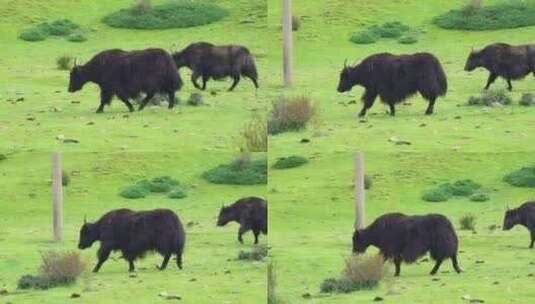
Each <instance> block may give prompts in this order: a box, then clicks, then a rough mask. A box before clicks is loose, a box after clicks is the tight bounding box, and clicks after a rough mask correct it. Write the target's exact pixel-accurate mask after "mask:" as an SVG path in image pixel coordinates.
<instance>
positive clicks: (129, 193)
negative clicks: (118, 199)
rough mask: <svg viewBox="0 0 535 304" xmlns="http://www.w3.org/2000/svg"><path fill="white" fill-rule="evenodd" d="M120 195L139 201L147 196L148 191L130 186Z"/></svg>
mask: <svg viewBox="0 0 535 304" xmlns="http://www.w3.org/2000/svg"><path fill="white" fill-rule="evenodd" d="M119 195H120V196H122V197H124V198H127V199H139V198H144V197H146V196H147V190H146V189H144V188H143V187H140V186H130V187H127V188H125V189H123V190H122V191H121V192H120V193H119Z"/></svg>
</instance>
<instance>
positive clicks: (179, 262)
mask: <svg viewBox="0 0 535 304" xmlns="http://www.w3.org/2000/svg"><path fill="white" fill-rule="evenodd" d="M176 266H178V269H182V253H178V252H177V254H176Z"/></svg>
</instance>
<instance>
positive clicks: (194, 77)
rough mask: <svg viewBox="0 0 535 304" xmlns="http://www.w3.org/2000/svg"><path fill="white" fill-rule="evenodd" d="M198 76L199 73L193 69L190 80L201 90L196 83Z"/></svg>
mask: <svg viewBox="0 0 535 304" xmlns="http://www.w3.org/2000/svg"><path fill="white" fill-rule="evenodd" d="M199 77H201V74H199V73H198V72H197V71H193V73H192V74H191V82H192V83H193V86H194V87H196V88H197V89H199V90H202V89H201V86H199V84H198V83H197V79H199Z"/></svg>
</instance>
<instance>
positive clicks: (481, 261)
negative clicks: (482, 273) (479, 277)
mask: <svg viewBox="0 0 535 304" xmlns="http://www.w3.org/2000/svg"><path fill="white" fill-rule="evenodd" d="M484 263H485V261H483V260H477V261H476V264H484Z"/></svg>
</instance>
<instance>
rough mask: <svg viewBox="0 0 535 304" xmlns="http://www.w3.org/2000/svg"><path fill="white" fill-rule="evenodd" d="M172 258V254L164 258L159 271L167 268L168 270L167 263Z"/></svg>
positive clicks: (167, 254)
mask: <svg viewBox="0 0 535 304" xmlns="http://www.w3.org/2000/svg"><path fill="white" fill-rule="evenodd" d="M170 258H171V253H166V254H165V256H164V257H163V261H162V266H160V267H159V268H158V269H159V270H164V269H165V268H167V263H169V259H170Z"/></svg>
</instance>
